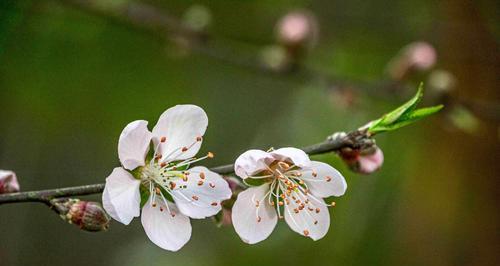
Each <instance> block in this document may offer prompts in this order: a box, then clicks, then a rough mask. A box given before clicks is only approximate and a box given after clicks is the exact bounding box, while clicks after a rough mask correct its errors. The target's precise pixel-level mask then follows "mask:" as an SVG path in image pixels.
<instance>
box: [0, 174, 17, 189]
mask: <svg viewBox="0 0 500 266" xmlns="http://www.w3.org/2000/svg"><path fill="white" fill-rule="evenodd" d="M12 192H19V183H18V182H17V177H16V173H14V172H12V171H7V170H0V194H3V193H12Z"/></svg>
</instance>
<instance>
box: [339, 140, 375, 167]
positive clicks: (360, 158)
mask: <svg viewBox="0 0 500 266" xmlns="http://www.w3.org/2000/svg"><path fill="white" fill-rule="evenodd" d="M339 154H340V157H341V158H342V160H344V162H345V163H346V164H347V165H348V166H349V168H350V169H351V170H352V171H354V172H357V173H361V174H371V173H373V172H375V171H377V170H378V169H379V168H380V167H381V166H382V164H383V163H384V154H383V152H382V150H381V149H380V148H379V147H377V146H373V147H371V148H368V149H364V150H354V149H351V148H344V149H342V150H341V151H340V153H339Z"/></svg>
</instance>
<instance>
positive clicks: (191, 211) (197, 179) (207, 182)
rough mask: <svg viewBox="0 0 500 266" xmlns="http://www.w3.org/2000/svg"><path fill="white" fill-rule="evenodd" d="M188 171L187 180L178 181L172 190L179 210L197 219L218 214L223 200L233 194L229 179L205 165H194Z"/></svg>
mask: <svg viewBox="0 0 500 266" xmlns="http://www.w3.org/2000/svg"><path fill="white" fill-rule="evenodd" d="M188 172H189V176H188V177H187V181H182V180H179V181H177V182H176V185H175V187H176V188H175V189H174V190H173V191H172V194H173V196H174V199H175V203H176V204H177V207H179V210H180V211H181V212H182V213H183V214H184V215H187V216H189V217H191V218H196V219H203V218H206V217H210V216H213V215H215V214H217V213H218V212H219V211H220V210H221V208H222V207H221V201H223V200H227V199H230V198H231V196H232V192H231V189H230V188H229V184H228V183H227V181H226V180H224V179H223V178H222V177H221V176H220V175H219V174H217V173H214V172H212V171H210V170H208V169H207V168H206V167H203V166H197V167H193V168H191V169H189V171H188Z"/></svg>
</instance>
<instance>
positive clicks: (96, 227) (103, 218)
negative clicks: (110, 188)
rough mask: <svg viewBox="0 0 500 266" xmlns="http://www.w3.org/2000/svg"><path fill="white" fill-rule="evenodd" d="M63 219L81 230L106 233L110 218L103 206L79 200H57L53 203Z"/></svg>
mask: <svg viewBox="0 0 500 266" xmlns="http://www.w3.org/2000/svg"><path fill="white" fill-rule="evenodd" d="M52 203H53V205H54V206H55V208H56V209H57V210H58V211H59V213H60V215H61V218H62V219H63V220H65V221H67V222H68V223H70V224H74V225H76V226H78V227H79V228H80V229H82V230H85V231H90V232H99V231H105V230H107V229H108V227H109V221H110V218H109V216H108V214H107V213H106V212H105V211H104V209H103V208H102V206H101V204H99V203H97V202H93V201H81V200H79V199H62V200H61V199H57V200H56V201H54V202H52Z"/></svg>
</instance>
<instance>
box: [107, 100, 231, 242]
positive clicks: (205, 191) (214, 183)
mask: <svg viewBox="0 0 500 266" xmlns="http://www.w3.org/2000/svg"><path fill="white" fill-rule="evenodd" d="M147 125H148V122H147V121H143V120H138V121H134V122H131V123H130V124H128V125H127V126H126V127H125V129H124V130H123V132H122V133H121V135H120V140H119V143H118V156H119V158H120V162H121V164H122V166H123V167H117V168H115V169H114V170H113V172H112V173H111V175H109V177H108V178H106V186H105V189H104V192H103V195H102V201H103V206H104V209H105V210H106V211H107V212H108V213H109V215H110V216H111V217H113V219H115V220H117V221H119V222H121V223H123V224H125V225H127V224H129V223H130V221H131V220H132V219H133V218H134V217H137V216H139V214H140V205H141V193H140V188H141V187H142V189H143V191H149V199H148V200H147V203H146V204H144V206H143V207H142V216H141V222H142V225H143V227H144V230H145V231H146V234H147V235H148V237H149V239H151V241H152V242H153V243H155V244H156V245H158V246H160V247H161V248H163V249H166V250H171V251H176V250H179V249H180V248H181V247H182V246H184V244H186V243H187V241H188V240H189V238H190V237H191V224H190V221H189V218H188V217H191V218H196V219H201V218H205V217H209V216H212V215H215V214H217V213H218V212H219V211H220V210H221V204H220V203H221V201H222V200H225V199H229V198H230V197H231V190H230V189H229V186H228V184H227V182H226V181H225V180H224V179H223V178H222V177H221V176H219V175H218V174H216V173H214V172H212V171H210V170H208V169H207V168H206V167H203V166H196V167H193V168H191V169H189V170H187V167H189V165H190V164H192V163H194V162H197V161H200V160H203V159H205V158H211V157H212V156H213V155H212V153H208V155H207V156H204V157H201V158H198V159H196V158H194V156H195V155H196V153H197V152H198V150H199V149H200V146H201V142H202V137H203V134H204V133H205V130H206V128H207V125H208V118H207V115H206V114H205V112H204V111H203V109H201V108H200V107H198V106H195V105H177V106H174V107H172V108H170V109H168V110H166V111H165V112H164V113H163V114H162V115H161V116H160V119H159V120H158V123H157V124H156V126H155V127H154V128H153V131H152V132H150V131H149V130H148V128H147ZM151 143H153V145H154V147H155V149H154V155H153V156H147V155H148V152H149V147H150V144H151ZM149 157H152V158H149ZM127 170H128V171H127ZM132 170H133V171H132Z"/></svg>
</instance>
